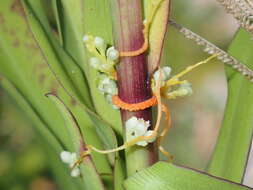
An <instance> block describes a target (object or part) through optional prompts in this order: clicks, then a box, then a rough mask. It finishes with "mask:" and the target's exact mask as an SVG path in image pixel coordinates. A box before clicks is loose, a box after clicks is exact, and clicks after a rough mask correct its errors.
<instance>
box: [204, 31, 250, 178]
mask: <svg viewBox="0 0 253 190" xmlns="http://www.w3.org/2000/svg"><path fill="white" fill-rule="evenodd" d="M251 38H252V36H250V34H249V33H247V32H245V31H244V30H240V31H239V32H238V33H237V35H236V37H235V39H234V40H233V42H232V44H231V46H230V47H229V53H231V54H232V55H233V56H234V57H236V58H237V59H238V60H240V61H241V62H243V63H245V64H246V65H247V66H248V67H249V68H251V69H253V64H252V63H253V54H252V51H253V43H252V40H251ZM242 47H243V51H242ZM226 71H227V80H228V98H227V104H226V110H225V115H224V120H223V123H222V127H221V129H220V134H219V138H218V141H217V144H216V148H215V151H214V153H213V157H212V160H211V162H210V165H209V168H208V172H210V173H211V174H213V175H216V176H220V177H223V178H226V179H229V180H232V181H234V182H241V181H242V179H243V176H244V172H245V169H246V168H245V167H246V164H247V160H248V153H249V150H250V145H251V140H252V134H253V125H252V124H253V117H252V115H253V104H252V103H251V102H252V100H253V84H252V82H250V81H248V80H247V79H245V77H244V76H242V75H241V74H240V73H237V72H235V71H233V70H232V69H231V68H229V67H226Z"/></svg>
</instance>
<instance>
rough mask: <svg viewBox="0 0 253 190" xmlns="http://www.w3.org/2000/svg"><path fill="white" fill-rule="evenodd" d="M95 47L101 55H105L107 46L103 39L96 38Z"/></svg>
mask: <svg viewBox="0 0 253 190" xmlns="http://www.w3.org/2000/svg"><path fill="white" fill-rule="evenodd" d="M94 45H95V47H96V48H97V49H98V50H99V51H100V53H104V52H105V49H106V44H105V41H104V39H103V38H100V37H95V38H94Z"/></svg>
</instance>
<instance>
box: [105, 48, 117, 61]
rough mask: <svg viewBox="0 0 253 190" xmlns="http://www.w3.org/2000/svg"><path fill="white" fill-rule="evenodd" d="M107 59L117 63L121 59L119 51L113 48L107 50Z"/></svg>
mask: <svg viewBox="0 0 253 190" xmlns="http://www.w3.org/2000/svg"><path fill="white" fill-rule="evenodd" d="M106 57H107V59H109V60H111V61H116V60H117V59H118V58H119V51H118V50H116V49H115V48H114V47H113V46H112V47H110V48H108V49H107V51H106Z"/></svg>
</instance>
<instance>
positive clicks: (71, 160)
mask: <svg viewBox="0 0 253 190" xmlns="http://www.w3.org/2000/svg"><path fill="white" fill-rule="evenodd" d="M60 158H61V160H62V162H63V163H65V164H68V166H69V167H70V168H72V167H73V166H74V165H75V163H76V161H77V155H76V153H75V152H68V151H62V152H61V153H60ZM70 175H71V176H72V177H78V176H79V175H80V169H79V168H78V167H75V168H73V169H72V170H71V173H70Z"/></svg>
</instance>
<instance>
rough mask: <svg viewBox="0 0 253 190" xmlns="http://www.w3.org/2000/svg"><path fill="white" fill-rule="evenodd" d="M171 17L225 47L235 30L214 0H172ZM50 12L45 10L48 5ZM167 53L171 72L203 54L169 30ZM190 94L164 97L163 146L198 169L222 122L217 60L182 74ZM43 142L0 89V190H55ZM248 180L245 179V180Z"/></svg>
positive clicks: (222, 79)
mask: <svg viewBox="0 0 253 190" xmlns="http://www.w3.org/2000/svg"><path fill="white" fill-rule="evenodd" d="M172 3H173V11H172V17H173V18H174V19H175V20H177V22H178V23H181V24H183V25H184V26H186V27H188V28H190V29H191V30H193V31H194V32H196V33H198V34H200V35H201V36H203V37H205V38H207V39H208V40H209V41H211V42H213V43H215V44H216V45H218V46H219V47H221V48H222V49H226V48H227V47H228V45H229V43H230V41H231V40H232V38H233V35H234V34H235V32H236V29H237V27H238V26H237V24H236V21H235V20H234V19H233V18H232V17H231V16H230V15H227V14H226V13H225V11H224V10H223V9H222V8H221V7H220V6H219V5H218V3H217V2H216V1H215V0H205V1H203V0H191V1H186V0H174V1H173V2H172ZM49 10H50V9H49ZM169 38H170V40H169V43H168V45H169V46H170V51H169V52H166V53H167V54H168V56H169V59H170V63H168V64H169V65H170V66H171V67H172V68H173V73H177V72H179V71H181V70H182V69H184V68H185V67H186V66H187V65H191V64H194V63H196V62H198V61H201V60H203V59H205V58H206V57H207V55H206V54H204V53H202V51H201V49H200V48H199V47H197V46H196V45H195V44H194V43H193V42H191V41H189V40H186V39H185V38H184V37H182V35H181V34H179V33H178V32H177V31H176V30H175V29H173V28H170V30H169ZM187 79H189V81H191V82H192V84H193V90H194V94H193V96H191V97H187V98H183V99H177V100H174V101H169V102H168V105H169V108H170V110H171V112H172V119H173V129H172V130H171V132H170V134H169V135H168V138H167V140H166V143H165V147H166V148H167V149H168V150H169V151H170V152H171V153H172V154H173V155H174V157H175V162H176V163H178V164H182V165H187V166H190V167H194V168H198V169H204V168H205V167H206V165H207V164H208V161H209V158H210V156H211V153H212V150H213V148H214V145H215V141H216V137H217V134H218V130H219V126H220V124H221V121H222V116H223V110H224V106H225V101H226V81H225V77H224V71H223V64H222V63H219V62H215V61H213V62H211V63H208V64H206V65H204V66H202V67H200V68H198V69H197V70H195V71H193V72H191V73H190V74H188V75H187ZM44 150H45V147H44V145H43V142H41V141H40V139H38V137H37V136H36V133H35V131H34V130H33V126H32V125H31V124H30V123H29V121H27V119H26V117H25V115H23V114H22V112H21V111H20V110H19V109H18V108H17V106H16V104H15V102H12V99H10V98H9V97H7V96H6V95H5V94H4V92H3V91H2V90H1V89H0V189H1V190H2V189H3V190H35V189H36V190H56V189H59V188H58V187H57V184H56V183H55V180H54V178H53V175H52V172H51V169H50V162H49V160H48V157H47V155H46V153H45V151H44ZM247 183H248V184H249V182H247Z"/></svg>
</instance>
